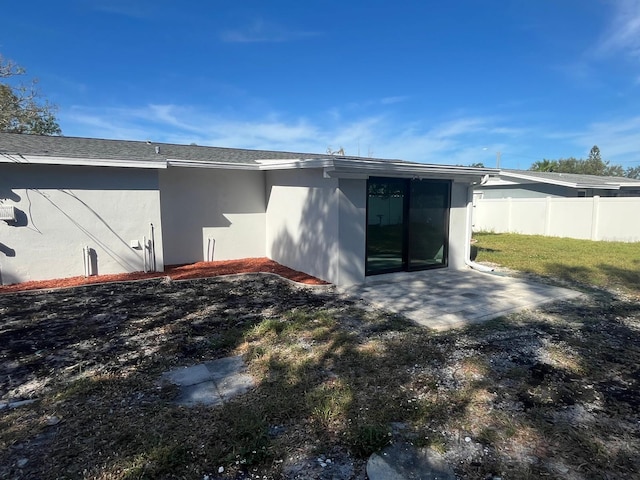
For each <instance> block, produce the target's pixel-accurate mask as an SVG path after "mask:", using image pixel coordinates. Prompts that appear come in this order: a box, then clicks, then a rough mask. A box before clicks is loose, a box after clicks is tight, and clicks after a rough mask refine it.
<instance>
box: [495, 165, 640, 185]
mask: <svg viewBox="0 0 640 480" xmlns="http://www.w3.org/2000/svg"><path fill="white" fill-rule="evenodd" d="M510 174H513V175H517V177H518V178H523V177H526V178H528V179H530V180H532V181H539V182H542V183H552V184H567V183H570V184H573V185H572V186H574V187H575V188H584V187H585V186H587V187H589V188H597V187H598V186H602V187H610V186H633V187H640V180H635V179H633V178H627V177H604V176H600V175H581V174H576V173H557V172H535V171H531V170H510V169H504V170H501V176H507V177H508V176H509V175H510Z"/></svg>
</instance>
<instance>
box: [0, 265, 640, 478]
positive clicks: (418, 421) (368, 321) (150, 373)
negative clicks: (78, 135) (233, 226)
mask: <svg viewBox="0 0 640 480" xmlns="http://www.w3.org/2000/svg"><path fill="white" fill-rule="evenodd" d="M70 293H71V294H70ZM0 314H1V315H2V318H3V319H4V321H3V323H2V324H1V325H0V355H1V356H2V359H3V360H2V364H1V368H2V370H1V371H0V388H1V390H0V398H2V399H14V400H18V399H22V398H28V397H33V398H38V401H37V402H36V403H34V404H31V405H27V406H23V407H19V408H15V409H12V410H3V411H0V477H2V478H8V479H14V478H15V479H20V478H41V479H54V478H92V479H146V478H149V479H151V478H203V477H204V476H205V475H209V476H210V478H218V477H219V478H256V477H257V476H258V475H259V476H260V478H264V477H266V478H270V479H271V478H324V477H322V475H325V476H327V475H330V476H329V477H327V478H344V479H349V478H353V479H356V478H358V479H362V478H364V464H365V461H366V458H367V456H368V455H369V454H370V453H372V452H374V451H377V450H379V449H380V448H382V447H384V446H385V445H387V444H388V443H389V442H392V441H408V442H412V443H414V444H415V445H418V446H429V447H431V448H433V449H434V450H436V451H438V452H440V453H442V454H443V455H444V456H445V458H446V459H447V460H448V461H449V462H450V463H451V464H452V465H453V466H454V467H455V469H456V472H457V473H458V475H459V476H460V477H462V478H474V479H475V478H487V477H488V476H491V475H493V476H501V477H503V478H512V479H513V478H515V479H528V478H540V477H549V478H576V479H577V478H632V477H633V476H634V475H636V472H638V471H640V455H638V453H640V417H639V413H638V412H640V393H639V392H640V388H639V387H640V385H638V381H639V378H640V374H639V373H640V371H639V370H638V365H640V305H638V304H637V303H633V302H628V301H623V300H619V299H616V298H615V297H613V296H610V297H608V298H605V297H604V296H603V295H599V296H597V297H596V296H594V297H593V298H592V299H590V300H581V301H579V302H576V303H573V304H568V303H567V304H555V305H552V306H550V307H547V308H545V309H543V310H539V311H535V312H528V313H522V314H518V315H512V316H509V317H506V318H501V319H497V320H494V321H491V322H488V323H485V324H482V325H477V326H473V327H469V328H467V329H462V330H457V331H452V332H445V333H434V332H431V331H429V330H426V329H424V328H420V327H416V326H414V325H413V324H410V323H408V322H407V321H405V320H403V319H402V318H401V317H398V316H395V315H389V314H386V313H385V312H381V311H377V312H371V311H364V310H361V309H359V308H357V307H356V306H355V305H353V304H352V303H350V302H349V301H345V300H341V299H340V298H338V297H337V296H335V295H333V294H331V293H330V292H328V293H323V292H319V293H313V292H312V291H310V290H307V289H298V288H294V287H291V286H290V285H288V284H286V283H285V282H282V281H280V280H278V279H273V278H269V279H259V280H247V279H244V280H235V281H224V280H203V281H189V282H187V283H174V282H143V283H139V284H122V285H110V286H103V287H100V288H98V287H84V288H82V289H76V290H73V291H66V292H51V293H48V294H45V293H39V294H23V295H8V296H3V297H0ZM230 353H232V354H243V355H244V358H245V360H246V361H247V363H248V366H249V372H250V373H251V374H252V375H253V376H254V377H255V379H256V382H257V387H256V388H255V389H253V390H252V391H251V392H249V393H247V394H245V395H242V396H240V397H237V398H236V399H235V400H233V401H231V402H229V403H227V404H225V405H223V406H221V407H217V408H211V407H194V408H185V407H180V406H176V405H175V404H174V403H172V400H173V399H175V398H176V395H177V391H176V389H175V387H170V386H165V385H163V384H162V383H161V382H160V376H161V373H162V372H163V371H166V370H168V369H170V368H175V367H176V366H181V365H191V364H194V363H198V362H202V361H206V360H211V359H214V358H219V357H221V356H226V355H228V354H230ZM318 459H331V460H332V462H331V463H327V462H323V463H325V466H322V465H321V464H320V462H319V461H318ZM25 461H26V463H25ZM221 467H222V468H223V469H224V471H222V473H220V474H219V475H218V471H219V469H221ZM332 469H333V470H332Z"/></svg>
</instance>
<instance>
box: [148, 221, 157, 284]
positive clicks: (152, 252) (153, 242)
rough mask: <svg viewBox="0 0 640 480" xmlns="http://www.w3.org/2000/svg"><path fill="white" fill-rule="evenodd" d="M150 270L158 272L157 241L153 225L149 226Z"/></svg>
mask: <svg viewBox="0 0 640 480" xmlns="http://www.w3.org/2000/svg"><path fill="white" fill-rule="evenodd" d="M149 269H150V270H151V271H152V272H155V271H156V240H155V232H154V228H153V223H150V224H149Z"/></svg>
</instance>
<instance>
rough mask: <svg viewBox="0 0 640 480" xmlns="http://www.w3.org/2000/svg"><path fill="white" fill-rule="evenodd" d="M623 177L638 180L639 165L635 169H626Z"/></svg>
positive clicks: (639, 176) (639, 173)
mask: <svg viewBox="0 0 640 480" xmlns="http://www.w3.org/2000/svg"><path fill="white" fill-rule="evenodd" d="M624 176H625V177H629V178H635V179H636V180H640V165H638V166H637V167H627V170H626V171H625V172H624Z"/></svg>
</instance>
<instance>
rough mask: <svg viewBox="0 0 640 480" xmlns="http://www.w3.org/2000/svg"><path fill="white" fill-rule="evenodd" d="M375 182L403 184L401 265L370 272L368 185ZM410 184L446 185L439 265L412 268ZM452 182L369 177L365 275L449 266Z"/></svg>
mask: <svg viewBox="0 0 640 480" xmlns="http://www.w3.org/2000/svg"><path fill="white" fill-rule="evenodd" d="M376 180H378V181H379V180H394V181H398V180H400V181H402V183H403V185H404V186H403V190H404V196H403V202H402V223H403V224H402V265H401V266H400V267H397V268H394V267H392V268H386V269H378V270H375V271H371V270H370V269H369V184H370V182H371V181H376ZM412 182H427V183H438V184H446V185H447V197H446V199H445V201H446V205H445V207H444V209H445V211H444V216H445V218H444V232H443V233H444V238H443V254H442V255H443V257H442V258H443V262H442V263H441V264H433V265H425V266H418V267H412V266H411V262H410V258H411V251H410V250H411V244H410V241H409V239H410V238H411V237H410V235H411V232H410V228H411V222H410V205H411V183H412ZM452 183H453V182H452V181H451V180H440V179H412V178H398V177H369V178H368V179H367V186H366V190H367V210H366V213H365V215H366V222H367V224H366V229H365V275H366V276H370V275H380V274H384V273H394V272H415V271H422V270H431V269H435V268H444V267H447V266H448V264H449V223H450V213H451V190H452V189H451V184H452Z"/></svg>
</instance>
